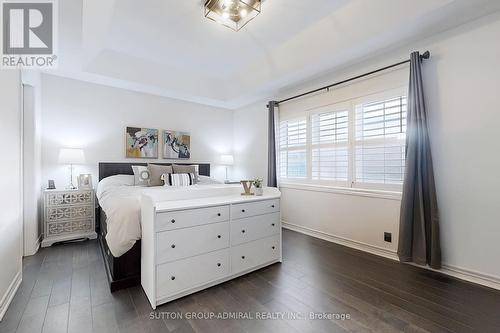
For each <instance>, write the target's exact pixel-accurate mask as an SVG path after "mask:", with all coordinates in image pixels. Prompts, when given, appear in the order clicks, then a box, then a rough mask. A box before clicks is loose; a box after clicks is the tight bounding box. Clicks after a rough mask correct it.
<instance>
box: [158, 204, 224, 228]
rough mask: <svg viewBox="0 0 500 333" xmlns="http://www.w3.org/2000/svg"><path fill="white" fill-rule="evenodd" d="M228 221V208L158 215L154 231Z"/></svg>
mask: <svg viewBox="0 0 500 333" xmlns="http://www.w3.org/2000/svg"><path fill="white" fill-rule="evenodd" d="M224 221H229V206H217V207H208V208H200V209H191V210H178V211H174V212H165V213H158V214H157V216H156V231H164V230H174V229H179V228H186V227H194V226H197V225H202V224H209V223H216V222H224Z"/></svg>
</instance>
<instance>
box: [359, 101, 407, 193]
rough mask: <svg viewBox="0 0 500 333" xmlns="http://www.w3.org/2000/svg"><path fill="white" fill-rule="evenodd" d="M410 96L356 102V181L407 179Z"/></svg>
mask: <svg viewBox="0 0 500 333" xmlns="http://www.w3.org/2000/svg"><path fill="white" fill-rule="evenodd" d="M405 144H406V97H405V96H399V97H397V98H391V99H388V100H384V101H377V102H373V103H368V104H360V105H357V106H356V143H355V146H356V152H355V154H356V178H355V183H366V184H369V183H375V184H399V185H401V184H402V183H403V179H404V167H405Z"/></svg>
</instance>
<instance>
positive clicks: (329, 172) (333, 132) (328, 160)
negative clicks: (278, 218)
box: [279, 89, 407, 190]
mask: <svg viewBox="0 0 500 333" xmlns="http://www.w3.org/2000/svg"><path fill="white" fill-rule="evenodd" d="M406 104H407V100H406V94H405V93H403V89H398V90H397V91H391V92H387V93H384V94H380V95H378V96H368V97H366V98H361V99H357V100H353V101H350V102H346V103H342V104H338V105H331V106H326V107H321V108H320V109H315V110H311V111H308V112H307V115H306V116H304V117H303V118H299V119H293V120H283V121H281V122H280V155H279V156H280V174H281V177H282V178H283V179H285V180H286V179H290V180H293V179H300V180H301V181H307V182H312V183H320V184H327V185H336V186H347V187H358V188H374V189H384V190H400V189H401V185H402V183H403V178H404V169H405V144H406V142H405V140H406V107H407V106H406Z"/></svg>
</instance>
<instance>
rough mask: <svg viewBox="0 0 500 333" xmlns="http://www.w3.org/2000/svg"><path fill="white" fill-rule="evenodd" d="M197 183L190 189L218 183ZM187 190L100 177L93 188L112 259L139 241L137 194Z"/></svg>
mask: <svg viewBox="0 0 500 333" xmlns="http://www.w3.org/2000/svg"><path fill="white" fill-rule="evenodd" d="M200 178H201V180H200V182H199V184H197V185H194V186H190V187H191V188H200V187H206V186H209V185H214V184H220V182H217V181H215V180H214V179H212V178H209V177H203V176H200ZM146 190H147V191H148V192H151V191H178V190H184V191H185V190H189V189H188V188H186V187H183V188H176V187H163V186H158V187H144V186H134V176H130V175H116V176H111V177H107V178H104V179H103V180H101V181H100V182H99V184H98V185H97V193H96V195H97V199H98V200H99V205H100V206H101V208H102V210H103V211H104V213H105V214H106V224H107V227H108V230H107V234H106V242H107V244H108V247H109V250H110V251H111V253H112V254H113V256H114V257H119V256H121V255H122V254H124V253H125V252H127V251H128V250H130V249H131V248H132V247H133V246H134V244H135V242H136V241H137V240H139V239H141V203H140V200H141V193H142V192H143V191H146Z"/></svg>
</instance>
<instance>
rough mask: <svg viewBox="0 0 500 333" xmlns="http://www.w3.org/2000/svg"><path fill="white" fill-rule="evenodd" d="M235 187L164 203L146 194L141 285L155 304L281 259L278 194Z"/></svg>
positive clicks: (271, 191)
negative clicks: (228, 191)
mask: <svg viewBox="0 0 500 333" xmlns="http://www.w3.org/2000/svg"><path fill="white" fill-rule="evenodd" d="M237 190H238V192H236V193H235V194H233V195H224V196H214V197H208V198H197V199H193V200H188V199H185V200H178V201H169V202H164V203H161V204H158V203H155V202H154V201H153V200H151V199H150V198H148V197H147V196H143V198H142V221H141V223H142V242H141V246H142V254H141V284H142V287H143V289H144V291H145V293H146V295H147V297H148V299H149V301H150V303H151V305H152V307H153V308H156V306H157V305H159V304H162V303H166V302H169V301H171V300H174V299H176V298H179V297H183V296H185V295H188V294H191V293H193V292H196V291H199V290H201V289H205V288H207V287H210V286H213V285H216V284H218V283H221V282H224V281H227V280H230V279H232V278H235V277H237V276H240V275H243V274H246V273H248V272H251V271H254V270H257V269H259V268H262V267H264V266H267V265H270V264H273V263H276V262H280V261H281V222H280V192H279V191H278V190H277V189H274V188H269V189H266V191H265V194H264V196H262V197H244V196H241V195H240V193H239V192H241V191H240V189H239V188H237ZM214 195H216V194H215V193H214Z"/></svg>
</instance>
